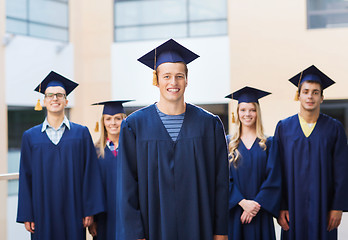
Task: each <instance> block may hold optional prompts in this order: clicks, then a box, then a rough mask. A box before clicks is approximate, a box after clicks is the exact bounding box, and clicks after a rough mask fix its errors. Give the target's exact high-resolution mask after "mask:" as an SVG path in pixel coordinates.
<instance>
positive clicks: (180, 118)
mask: <svg viewBox="0 0 348 240" xmlns="http://www.w3.org/2000/svg"><path fill="white" fill-rule="evenodd" d="M155 106H156V110H157V113H158V115H159V117H160V118H161V120H162V123H163V125H164V127H165V128H166V129H167V132H168V134H169V136H170V137H171V138H172V140H173V141H176V139H177V138H178V135H179V132H180V129H181V126H182V123H183V122H184V118H185V113H182V114H179V115H167V114H164V113H162V112H161V111H160V110H159V109H158V107H157V105H155Z"/></svg>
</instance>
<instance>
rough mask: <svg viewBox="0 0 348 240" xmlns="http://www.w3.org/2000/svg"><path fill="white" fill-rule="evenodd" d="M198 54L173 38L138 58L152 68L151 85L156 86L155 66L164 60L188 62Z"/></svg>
mask: <svg viewBox="0 0 348 240" xmlns="http://www.w3.org/2000/svg"><path fill="white" fill-rule="evenodd" d="M198 57H199V56H198V55H197V54H195V53H194V52H192V51H191V50H189V49H187V48H185V47H184V46H182V45H180V44H179V43H177V42H176V41H174V40H173V39H169V40H168V41H166V42H165V43H163V44H161V45H160V46H158V47H156V48H155V49H153V50H152V51H150V52H148V53H146V54H145V55H144V56H142V57H140V58H139V59H138V61H139V62H141V63H143V64H145V65H146V66H148V67H149V68H151V69H153V70H154V71H153V85H155V86H157V85H158V83H157V72H156V70H157V67H158V66H159V65H161V64H162V63H165V62H172V63H176V62H183V63H185V64H189V63H190V62H192V61H193V60H195V59H196V58H198Z"/></svg>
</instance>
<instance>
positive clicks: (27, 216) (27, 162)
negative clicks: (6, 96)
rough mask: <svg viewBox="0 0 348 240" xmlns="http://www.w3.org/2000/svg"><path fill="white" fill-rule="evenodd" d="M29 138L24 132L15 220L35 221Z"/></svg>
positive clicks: (21, 221)
mask: <svg viewBox="0 0 348 240" xmlns="http://www.w3.org/2000/svg"><path fill="white" fill-rule="evenodd" d="M31 167H32V166H31V147H30V139H29V136H28V134H27V132H25V133H24V134H23V138H22V145H21V159H20V167H19V190H18V211H17V222H19V223H24V222H35V220H34V216H33V205H32V171H31Z"/></svg>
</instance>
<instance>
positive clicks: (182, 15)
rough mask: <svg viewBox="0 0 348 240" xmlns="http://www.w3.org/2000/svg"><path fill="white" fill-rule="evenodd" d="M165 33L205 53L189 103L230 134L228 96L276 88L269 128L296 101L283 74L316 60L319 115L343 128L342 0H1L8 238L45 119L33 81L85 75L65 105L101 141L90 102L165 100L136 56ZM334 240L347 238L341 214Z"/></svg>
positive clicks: (0, 189)
mask: <svg viewBox="0 0 348 240" xmlns="http://www.w3.org/2000/svg"><path fill="white" fill-rule="evenodd" d="M169 38H173V39H175V40H176V41H178V42H179V43H181V44H182V45H184V46H185V47H187V48H189V49H191V50H192V51H193V52H195V53H197V54H198V55H200V56H201V57H200V58H198V59H197V60H196V61H194V62H192V63H190V64H189V66H188V68H189V75H188V81H189V84H188V88H187V90H186V94H185V98H186V99H185V100H186V101H187V102H191V103H193V104H196V105H198V106H201V107H203V108H205V109H207V110H208V111H210V112H212V113H214V114H217V115H219V116H220V118H221V119H222V121H223V123H224V126H225V130H226V133H227V134H228V133H229V132H230V131H231V130H232V127H231V126H232V124H231V123H230V116H231V111H232V110H233V109H235V107H236V105H237V103H236V102H233V103H232V102H231V101H228V100H227V99H224V96H226V95H227V94H229V93H231V92H232V91H235V90H237V89H239V88H241V87H244V86H245V85H248V86H252V87H256V88H260V89H262V90H265V91H269V92H272V93H273V94H272V95H270V96H268V97H267V98H264V99H261V101H260V104H261V109H262V117H263V123H264V126H265V131H266V134H267V135H273V134H274V129H275V125H276V123H277V122H278V121H279V120H280V119H283V118H285V117H287V116H289V115H293V114H295V113H297V111H298V109H299V104H298V103H297V102H295V101H293V99H294V95H295V91H296V88H295V87H294V86H293V85H292V84H291V83H290V82H288V79H289V78H291V77H292V76H294V75H296V74H297V73H298V72H300V71H302V70H303V69H305V68H307V67H309V66H310V65H313V64H314V65H316V66H317V67H318V68H319V69H320V70H322V71H323V72H324V73H326V74H327V75H328V76H329V77H331V78H332V79H333V80H334V81H336V84H334V85H333V86H332V87H330V88H329V89H327V90H325V92H324V97H325V101H324V103H323V104H322V112H324V113H326V114H328V115H330V116H333V117H335V118H337V119H339V120H340V121H341V122H342V123H343V125H344V126H345V129H346V131H347V129H348V81H347V80H348V79H347V78H348V44H347V43H348V1H347V0H283V1H279V0H264V1H259V0H230V1H228V0H214V1H211V0H115V1H113V0H88V1H86V0H0V129H1V131H0V239H1V240H18V239H29V234H28V233H27V232H26V231H25V229H24V226H23V225H21V224H17V223H15V218H16V211H17V193H18V174H17V173H18V166H19V158H20V145H21V137H22V134H23V132H24V131H25V130H26V129H28V128H30V127H32V126H34V125H37V124H40V123H41V122H42V121H43V120H44V117H45V112H44V111H42V112H36V111H34V106H35V104H36V102H37V99H41V102H42V99H43V95H42V94H39V93H37V92H34V91H33V90H34V88H35V87H36V86H37V85H38V84H39V83H40V81H41V80H42V79H43V78H44V77H45V76H46V75H47V74H48V73H49V72H50V71H51V70H54V71H56V72H58V73H60V74H62V75H64V76H66V77H67V78H70V79H72V80H73V81H75V82H77V83H79V84H80V85H79V87H78V88H77V89H76V90H75V91H74V93H72V94H71V95H69V97H68V100H69V106H68V108H67V110H66V114H67V116H68V118H69V119H70V120H71V121H73V122H77V123H79V124H82V125H86V126H87V127H88V128H89V129H90V132H91V134H92V136H93V138H94V140H97V138H98V134H97V133H95V132H94V126H95V123H96V121H98V120H99V119H100V116H101V111H102V107H99V106H98V107H91V106H90V105H91V104H92V103H94V102H100V101H104V100H111V99H134V100H136V101H134V102H130V103H127V104H125V105H124V106H125V107H126V110H127V113H131V112H132V111H134V110H136V109H139V108H141V107H143V106H146V105H149V104H152V103H154V102H156V101H157V100H158V99H159V93H158V90H157V87H154V86H152V70H151V69H149V68H147V67H146V66H144V65H142V64H140V63H139V62H137V58H139V57H140V56H142V55H143V54H145V53H147V52H148V51H150V50H152V49H153V48H155V47H156V46H158V45H159V44H161V43H162V42H164V41H166V40H168V39H169ZM277 231H278V234H279V228H277ZM339 239H348V216H347V215H345V214H344V216H343V222H342V225H341V227H340V229H339Z"/></svg>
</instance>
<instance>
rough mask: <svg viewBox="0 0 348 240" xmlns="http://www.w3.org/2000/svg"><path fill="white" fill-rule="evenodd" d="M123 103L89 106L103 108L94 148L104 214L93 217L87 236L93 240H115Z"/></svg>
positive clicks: (123, 116)
mask: <svg viewBox="0 0 348 240" xmlns="http://www.w3.org/2000/svg"><path fill="white" fill-rule="evenodd" d="M128 101H129V100H125V101H108V102H100V103H95V104H93V105H104V109H103V114H102V117H101V120H100V126H101V133H100V138H99V140H98V141H97V142H96V144H95V148H96V151H97V155H98V160H99V161H98V162H99V167H100V172H101V175H102V181H103V187H104V193H105V201H106V212H105V213H102V214H99V215H97V216H95V223H94V224H93V225H92V226H91V227H90V228H89V232H90V233H91V235H92V236H93V239H94V240H96V239H98V240H115V239H116V231H117V230H118V229H117V226H118V224H116V222H117V221H116V219H117V214H118V211H117V203H116V173H117V154H118V140H119V136H120V129H121V123H122V120H123V119H125V118H126V114H125V111H124V108H123V105H122V104H123V103H125V102H128Z"/></svg>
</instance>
